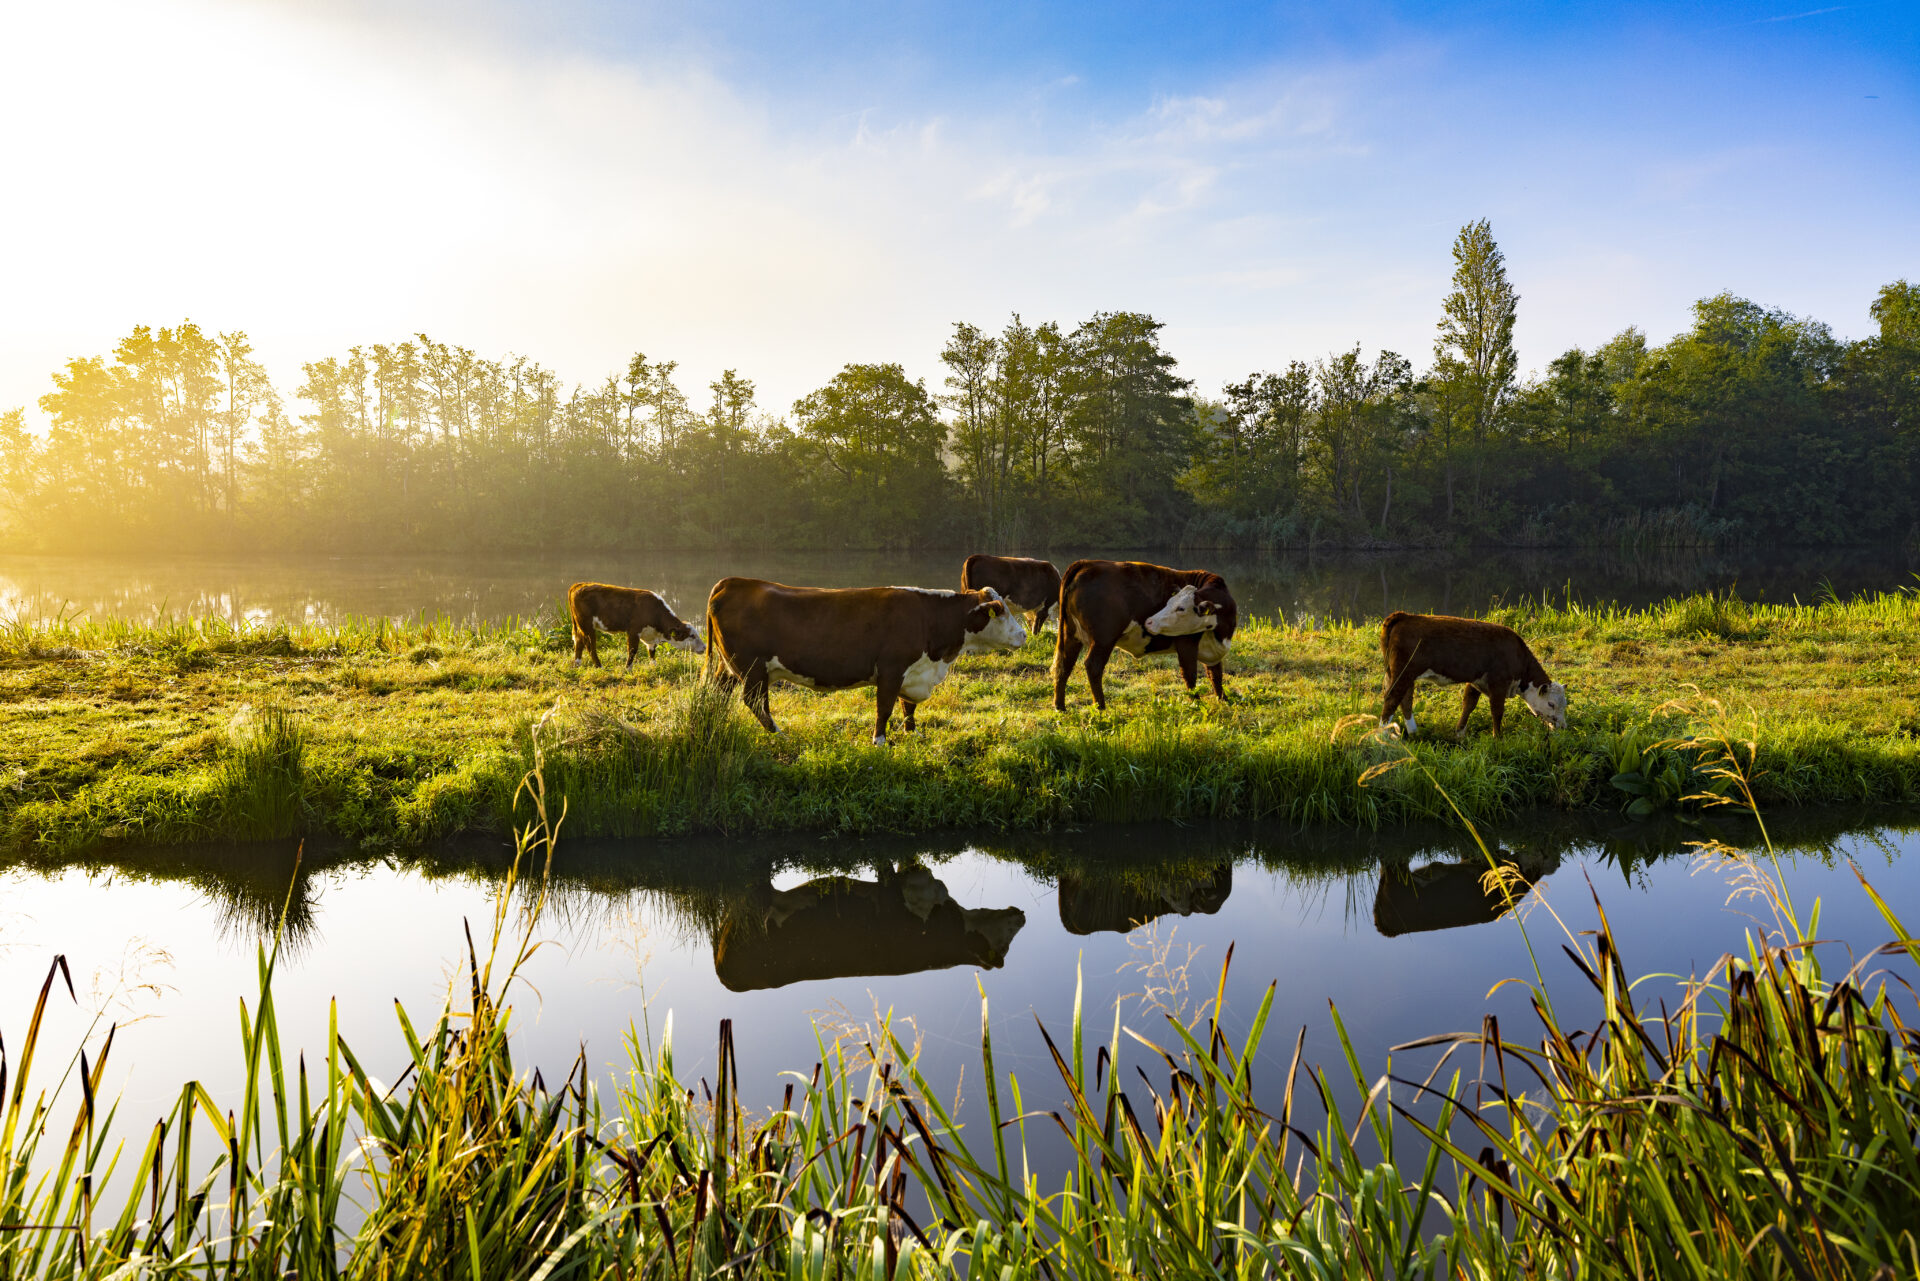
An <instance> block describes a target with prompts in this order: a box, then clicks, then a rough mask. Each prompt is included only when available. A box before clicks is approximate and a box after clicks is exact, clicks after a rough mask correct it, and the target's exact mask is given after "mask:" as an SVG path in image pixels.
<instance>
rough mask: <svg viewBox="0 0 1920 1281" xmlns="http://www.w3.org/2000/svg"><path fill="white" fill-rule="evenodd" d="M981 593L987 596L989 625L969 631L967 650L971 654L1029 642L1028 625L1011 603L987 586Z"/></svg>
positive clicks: (1012, 647) (1015, 647)
mask: <svg viewBox="0 0 1920 1281" xmlns="http://www.w3.org/2000/svg"><path fill="white" fill-rule="evenodd" d="M981 595H983V596H985V597H986V598H987V603H986V610H987V625H986V626H985V627H982V628H981V629H980V630H979V631H977V632H968V633H967V640H966V645H965V647H964V648H965V650H966V652H967V653H969V654H980V653H984V652H985V651H987V650H990V649H1001V650H1005V649H1019V648H1020V647H1021V646H1022V645H1024V644H1026V643H1027V625H1026V624H1025V623H1023V622H1021V621H1020V615H1019V614H1017V613H1015V612H1014V609H1013V607H1012V606H1011V605H1009V604H1007V602H1006V601H1004V600H1002V599H1000V593H999V592H996V591H995V590H993V588H991V587H989V588H986V589H985V590H984V591H982V592H981Z"/></svg>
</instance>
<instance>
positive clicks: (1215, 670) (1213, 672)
mask: <svg viewBox="0 0 1920 1281" xmlns="http://www.w3.org/2000/svg"><path fill="white" fill-rule="evenodd" d="M1226 676H1227V665H1226V663H1224V662H1220V663H1214V664H1211V665H1210V666H1209V667H1208V668H1207V679H1208V680H1210V681H1212V682H1213V696H1214V697H1215V698H1217V699H1219V700H1220V701H1221V702H1223V703H1224V702H1226V701H1227V687H1226V686H1225V685H1223V684H1221V683H1220V682H1221V681H1223V680H1225V679H1226Z"/></svg>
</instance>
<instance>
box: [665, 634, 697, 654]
mask: <svg viewBox="0 0 1920 1281" xmlns="http://www.w3.org/2000/svg"><path fill="white" fill-rule="evenodd" d="M667 644H669V645H671V646H673V647H674V648H675V649H684V650H686V651H687V652H688V653H691V654H704V653H706V652H707V643H706V642H705V641H704V640H701V639H700V632H699V630H698V629H692V630H689V631H688V632H687V635H686V637H685V639H683V640H676V641H668V642H667Z"/></svg>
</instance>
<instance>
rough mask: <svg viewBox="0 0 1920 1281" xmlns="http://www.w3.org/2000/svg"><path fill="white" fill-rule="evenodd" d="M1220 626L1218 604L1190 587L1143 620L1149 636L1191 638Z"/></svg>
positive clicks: (1184, 588)
mask: <svg viewBox="0 0 1920 1281" xmlns="http://www.w3.org/2000/svg"><path fill="white" fill-rule="evenodd" d="M1219 625H1220V602H1219V601H1218V600H1214V599H1211V598H1210V597H1207V596H1202V595H1201V594H1200V593H1199V591H1198V590H1196V589H1195V588H1194V587H1193V586H1192V585H1191V584H1189V585H1187V586H1185V587H1182V588H1181V589H1180V590H1179V591H1177V592H1175V593H1174V594H1173V595H1172V596H1169V597H1168V598H1167V603H1166V604H1164V605H1162V606H1161V607H1160V609H1159V612H1157V613H1155V614H1154V615H1152V616H1151V617H1150V618H1148V619H1147V621H1146V629H1147V633H1148V634H1149V635H1152V636H1192V635H1193V634H1195V633H1196V632H1204V631H1210V630H1212V629H1213V628H1215V627H1218V626H1219Z"/></svg>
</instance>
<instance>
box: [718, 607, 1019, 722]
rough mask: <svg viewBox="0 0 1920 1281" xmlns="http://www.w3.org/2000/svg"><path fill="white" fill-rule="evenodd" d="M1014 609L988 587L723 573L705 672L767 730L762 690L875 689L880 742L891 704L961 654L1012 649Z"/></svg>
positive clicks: (912, 698)
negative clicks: (837, 582)
mask: <svg viewBox="0 0 1920 1281" xmlns="http://www.w3.org/2000/svg"><path fill="white" fill-rule="evenodd" d="M1026 643H1027V629H1026V628H1025V627H1023V626H1021V624H1020V615H1019V614H1017V613H1016V612H1014V610H1013V608H1012V606H1010V605H1008V604H1007V602H1006V601H1004V600H1002V599H1000V593H998V592H996V591H994V590H993V589H992V588H990V587H989V588H987V589H986V590H985V591H977V592H973V591H961V592H949V591H938V590H935V589H933V588H927V587H850V588H838V589H836V588H820V587H788V586H786V585H784V584H782V583H769V582H766V581H764V580H762V579H758V578H723V579H721V580H720V581H719V582H717V583H715V584H714V585H713V591H712V593H711V594H709V595H708V597H707V644H708V646H709V648H708V650H707V674H708V675H709V676H710V677H712V678H713V679H715V680H717V681H719V682H721V683H722V684H724V685H727V686H729V687H731V686H732V685H733V684H734V683H735V682H742V683H744V686H745V688H744V689H743V690H742V692H741V699H742V701H743V702H745V703H746V705H747V710H749V711H751V712H752V713H753V714H754V716H755V717H757V718H758V719H759V721H760V723H761V724H762V725H764V726H765V727H766V728H767V730H768V731H769V732H770V733H778V732H779V727H778V726H776V725H775V724H774V723H773V715H772V712H771V710H770V709H769V707H768V705H767V690H768V686H769V684H770V683H771V682H773V681H786V682H788V683H790V684H794V685H800V686H803V687H805V688H807V689H853V688H856V687H859V686H865V685H872V686H873V687H874V690H875V696H876V705H875V714H874V727H873V741H874V744H875V745H876V746H880V747H884V746H886V742H887V723H888V722H889V721H890V720H891V719H892V718H893V705H894V703H895V701H896V700H898V701H900V702H902V703H904V704H905V705H906V713H907V730H908V731H909V732H912V730H913V728H914V724H913V710H914V707H915V706H916V705H917V704H919V703H922V702H925V701H926V699H927V698H928V697H929V696H930V695H931V694H932V693H933V690H934V687H935V686H937V685H938V684H939V683H940V682H941V681H943V680H945V679H946V677H947V672H948V671H949V669H951V668H952V666H953V663H954V660H955V659H957V658H959V657H960V656H961V655H963V654H980V653H985V652H987V651H990V650H1013V649H1019V648H1020V647H1021V646H1022V645H1024V644H1026Z"/></svg>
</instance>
